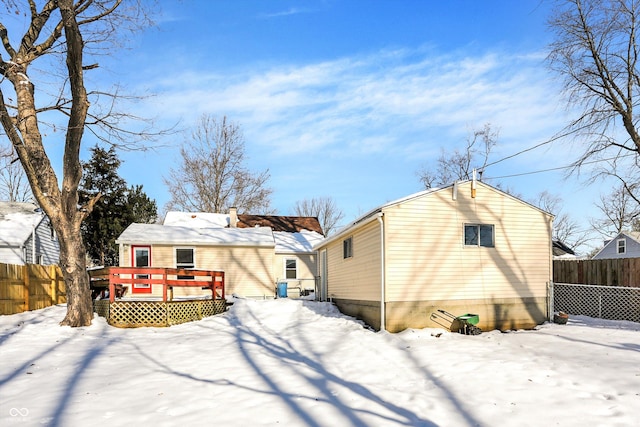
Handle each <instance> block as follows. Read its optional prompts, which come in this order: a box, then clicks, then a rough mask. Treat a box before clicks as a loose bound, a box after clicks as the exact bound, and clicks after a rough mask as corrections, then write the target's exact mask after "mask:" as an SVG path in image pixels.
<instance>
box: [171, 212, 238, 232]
mask: <svg viewBox="0 0 640 427" xmlns="http://www.w3.org/2000/svg"><path fill="white" fill-rule="evenodd" d="M229 218H230V216H229V214H221V213H211V212H178V211H170V212H167V214H166V215H165V217H164V222H163V224H164V225H177V226H181V227H193V228H226V227H228V226H229Z"/></svg>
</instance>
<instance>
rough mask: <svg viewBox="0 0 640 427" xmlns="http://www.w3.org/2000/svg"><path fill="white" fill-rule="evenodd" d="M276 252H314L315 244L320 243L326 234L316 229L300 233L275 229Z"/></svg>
mask: <svg viewBox="0 0 640 427" xmlns="http://www.w3.org/2000/svg"><path fill="white" fill-rule="evenodd" d="M273 238H274V239H275V242H276V253H300V252H313V246H314V245H316V244H318V243H320V241H321V240H323V239H324V236H323V235H322V234H320V233H316V232H315V231H308V230H302V231H300V232H299V233H289V232H286V231H274V232H273Z"/></svg>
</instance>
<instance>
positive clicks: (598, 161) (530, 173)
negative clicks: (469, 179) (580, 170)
mask: <svg viewBox="0 0 640 427" xmlns="http://www.w3.org/2000/svg"><path fill="white" fill-rule="evenodd" d="M533 148H535V147H532V148H530V149H533ZM525 151H528V150H525ZM523 152H524V151H522V152H521V153H523ZM521 153H518V154H521ZM516 155H517V154H514V155H513V156H516ZM636 155H637V153H630V154H625V155H621V156H615V157H610V158H608V159H599V160H592V161H590V162H584V163H582V164H583V165H591V164H594V163H600V162H608V161H609V160H615V159H619V158H621V157H630V156H636ZM513 156H510V157H513ZM508 158H509V157H505V158H504V159H502V160H506V159H508ZM502 160H500V161H502ZM495 163H498V162H494V164H495ZM573 167H575V165H567V166H558V167H556V168H549V169H541V170H537V171H530V172H522V173H516V174H513V175H503V176H495V177H490V178H485V177H482V180H483V181H488V180H491V179H502V178H513V177H516V176H524V175H534V174H537V173H543V172H552V171H557V170H562V169H570V168H573Z"/></svg>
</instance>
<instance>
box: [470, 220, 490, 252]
mask: <svg viewBox="0 0 640 427" xmlns="http://www.w3.org/2000/svg"><path fill="white" fill-rule="evenodd" d="M468 227H475V228H476V230H477V233H476V240H477V241H476V242H475V243H468V241H467V228H468ZM486 227H491V244H490V245H486V244H483V238H482V237H483V236H486V234H484V233H482V230H483V228H484V229H486ZM462 240H463V243H464V246H465V247H467V248H469V247H472V248H495V246H496V226H495V225H494V224H481V223H472V224H464V226H463V228H462Z"/></svg>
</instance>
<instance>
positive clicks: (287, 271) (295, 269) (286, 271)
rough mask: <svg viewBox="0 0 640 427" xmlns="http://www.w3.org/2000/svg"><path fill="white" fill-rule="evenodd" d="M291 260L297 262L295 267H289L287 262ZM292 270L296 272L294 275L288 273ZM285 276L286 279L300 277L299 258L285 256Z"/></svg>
mask: <svg viewBox="0 0 640 427" xmlns="http://www.w3.org/2000/svg"><path fill="white" fill-rule="evenodd" d="M289 261H293V262H294V263H295V266H294V268H289V267H288V266H287V263H288V262H289ZM290 271H293V272H294V277H289V275H288V274H287V273H289V272H290ZM284 278H285V279H291V280H295V279H297V278H298V259H297V258H285V259H284Z"/></svg>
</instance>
